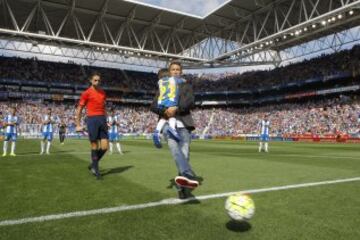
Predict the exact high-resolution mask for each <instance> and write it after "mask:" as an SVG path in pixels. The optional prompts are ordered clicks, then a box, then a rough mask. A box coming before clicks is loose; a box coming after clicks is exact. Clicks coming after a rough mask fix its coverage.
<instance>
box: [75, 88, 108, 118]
mask: <svg viewBox="0 0 360 240" xmlns="http://www.w3.org/2000/svg"><path fill="white" fill-rule="evenodd" d="M105 101H106V94H105V92H104V91H103V90H102V89H97V90H95V89H94V88H93V87H89V88H88V89H87V90H86V91H85V92H83V93H82V94H81V97H80V102H79V104H80V106H86V108H87V116H88V117H91V116H105V114H106V112H105Z"/></svg>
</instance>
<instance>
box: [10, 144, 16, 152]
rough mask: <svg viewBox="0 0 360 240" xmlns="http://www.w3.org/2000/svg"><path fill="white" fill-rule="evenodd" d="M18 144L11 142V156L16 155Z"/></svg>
mask: <svg viewBox="0 0 360 240" xmlns="http://www.w3.org/2000/svg"><path fill="white" fill-rule="evenodd" d="M15 147H16V142H11V154H14V153H15Z"/></svg>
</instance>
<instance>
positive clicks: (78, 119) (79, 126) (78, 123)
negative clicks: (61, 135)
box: [75, 104, 84, 132]
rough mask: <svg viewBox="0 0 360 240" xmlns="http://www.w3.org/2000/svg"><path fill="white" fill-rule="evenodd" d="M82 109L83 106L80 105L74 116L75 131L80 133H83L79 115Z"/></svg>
mask: <svg viewBox="0 0 360 240" xmlns="http://www.w3.org/2000/svg"><path fill="white" fill-rule="evenodd" d="M83 109H84V106H82V105H80V104H79V106H78V107H77V108H76V114H75V123H76V131H77V132H81V131H83V127H82V126H81V113H82V110H83Z"/></svg>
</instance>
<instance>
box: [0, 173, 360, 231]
mask: <svg viewBox="0 0 360 240" xmlns="http://www.w3.org/2000/svg"><path fill="white" fill-rule="evenodd" d="M355 181H360V177H354V178H346V179H337V180H328V181H321V182H311V183H301V184H292V185H285V186H277V187H270V188H259V189H250V190H244V191H238V192H227V193H219V194H210V195H203V196H198V197H195V198H189V199H186V200H180V199H174V198H170V199H164V200H161V201H158V202H149V203H143V204H136V205H123V206H118V207H112V208H101V209H94V210H86V211H77V212H69V213H61V214H52V215H46V216H39V217H30V218H23V219H14V220H3V221H0V226H11V225H20V224H25V223H35V222H46V221H52V220H59V219H66V218H74V217H84V216H91V215H99V214H107V213H115V212H123V211H130V210H137V209H144V208H150V207H157V206H166V205H178V204H182V203H186V202H190V201H194V200H208V199H215V198H222V197H227V196H229V195H232V194H234V193H239V192H241V193H248V194H250V193H251V194H255V193H262V192H272V191H281V190H288V189H297V188H306V187H314V186H321V185H330V184H338V183H347V182H355Z"/></svg>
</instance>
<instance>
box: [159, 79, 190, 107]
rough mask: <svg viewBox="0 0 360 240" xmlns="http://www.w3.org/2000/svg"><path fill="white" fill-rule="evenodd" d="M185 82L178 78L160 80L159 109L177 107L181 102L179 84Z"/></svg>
mask: <svg viewBox="0 0 360 240" xmlns="http://www.w3.org/2000/svg"><path fill="white" fill-rule="evenodd" d="M183 82H185V80H184V79H182V78H178V77H165V78H162V79H160V80H159V82H158V84H159V98H158V107H159V108H168V107H175V106H177V105H178V101H179V84H181V83H183Z"/></svg>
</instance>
